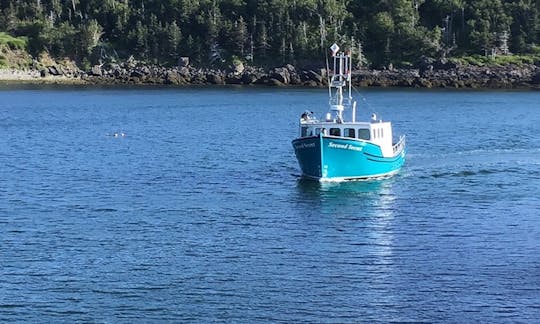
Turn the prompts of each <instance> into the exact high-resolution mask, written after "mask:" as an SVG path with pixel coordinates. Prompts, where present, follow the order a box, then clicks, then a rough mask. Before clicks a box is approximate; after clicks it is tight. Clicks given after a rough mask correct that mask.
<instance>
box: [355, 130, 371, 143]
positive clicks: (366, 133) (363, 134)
mask: <svg viewBox="0 0 540 324" xmlns="http://www.w3.org/2000/svg"><path fill="white" fill-rule="evenodd" d="M369 137H370V136H369V129H363V128H360V129H359V130H358V138H359V139H363V140H369Z"/></svg>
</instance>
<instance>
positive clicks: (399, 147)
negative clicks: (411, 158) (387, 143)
mask: <svg viewBox="0 0 540 324" xmlns="http://www.w3.org/2000/svg"><path fill="white" fill-rule="evenodd" d="M404 147H405V136H404V135H401V136H400V137H399V141H398V142H397V143H396V144H394V146H393V147H392V148H393V150H394V154H396V153H398V152H401V151H402V150H403V148H404Z"/></svg>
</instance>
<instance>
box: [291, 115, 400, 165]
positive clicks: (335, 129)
mask: <svg viewBox="0 0 540 324" xmlns="http://www.w3.org/2000/svg"><path fill="white" fill-rule="evenodd" d="M321 132H322V134H323V136H325V137H341V138H346V139H355V140H358V141H366V142H370V143H373V144H376V145H378V146H380V147H381V151H382V153H383V156H393V154H394V149H395V148H394V145H393V143H392V136H393V134H392V123H391V122H383V121H382V120H376V117H375V120H372V121H371V122H341V123H340V122H337V121H335V120H330V121H319V120H317V119H312V117H311V116H309V115H302V118H301V119H300V137H311V136H319V135H320V134H321Z"/></svg>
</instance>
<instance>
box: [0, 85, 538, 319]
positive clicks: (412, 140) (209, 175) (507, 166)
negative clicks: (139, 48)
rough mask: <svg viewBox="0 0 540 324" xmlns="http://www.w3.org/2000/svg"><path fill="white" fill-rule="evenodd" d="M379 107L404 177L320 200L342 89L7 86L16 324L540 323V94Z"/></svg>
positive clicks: (3, 251) (5, 250)
mask: <svg viewBox="0 0 540 324" xmlns="http://www.w3.org/2000/svg"><path fill="white" fill-rule="evenodd" d="M361 93H362V95H363V98H364V99H362V100H361V101H360V103H359V107H360V109H361V113H360V115H362V116H363V117H369V116H370V115H371V113H372V112H373V111H375V112H377V113H378V115H379V116H381V117H382V118H383V119H390V120H392V121H393V122H394V128H395V133H396V135H397V134H406V135H407V141H408V156H407V161H406V164H405V167H404V169H403V170H402V171H401V172H400V173H399V174H398V175H397V176H395V177H393V178H391V179H388V180H383V181H371V182H351V183H339V184H319V183H316V182H311V181H305V180H302V179H301V178H299V173H300V172H299V168H298V165H297V162H296V160H295V157H294V153H293V149H292V146H291V143H290V141H291V140H292V139H293V138H294V137H295V136H296V134H297V121H298V118H299V116H300V114H301V113H302V112H303V111H304V110H306V109H309V110H313V111H314V112H315V113H317V114H323V113H324V112H325V111H326V105H325V103H326V102H327V101H326V91H325V90H306V89H285V90H284V89H277V88H272V89H251V88H217V89H216V88H214V89H198V88H187V89H161V88H131V89H130V88H125V89H108V90H107V89H100V88H56V89H55V88H48V87H42V88H39V87H38V88H35V87H34V88H33V87H13V86H3V87H2V88H0V322H13V321H21V322H101V323H103V322H106V323H116V322H130V321H133V320H135V321H137V322H245V323H254V322H287V323H302V322H307V323H313V322H339V323H346V322H373V321H383V322H389V321H415V322H416V321H426V322H474V321H482V322H494V321H496V322H500V321H503V322H507V321H508V322H515V321H518V322H534V321H537V320H538V319H539V318H540V136H539V131H540V92H526V91H522V92H515V91H510V92H493V91H426V90H424V91H413V90H384V91H381V90H379V91H377V90H363V91H361ZM114 133H117V134H119V135H118V136H117V137H115V136H114ZM121 133H124V134H125V136H121V135H120V134H121Z"/></svg>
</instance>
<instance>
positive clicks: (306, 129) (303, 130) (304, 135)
mask: <svg viewBox="0 0 540 324" xmlns="http://www.w3.org/2000/svg"><path fill="white" fill-rule="evenodd" d="M307 131H308V128H307V127H302V131H301V133H300V137H306V136H307V133H308V132H307Z"/></svg>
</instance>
